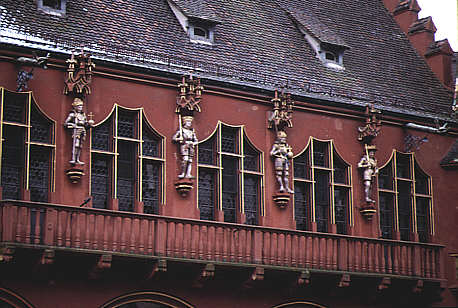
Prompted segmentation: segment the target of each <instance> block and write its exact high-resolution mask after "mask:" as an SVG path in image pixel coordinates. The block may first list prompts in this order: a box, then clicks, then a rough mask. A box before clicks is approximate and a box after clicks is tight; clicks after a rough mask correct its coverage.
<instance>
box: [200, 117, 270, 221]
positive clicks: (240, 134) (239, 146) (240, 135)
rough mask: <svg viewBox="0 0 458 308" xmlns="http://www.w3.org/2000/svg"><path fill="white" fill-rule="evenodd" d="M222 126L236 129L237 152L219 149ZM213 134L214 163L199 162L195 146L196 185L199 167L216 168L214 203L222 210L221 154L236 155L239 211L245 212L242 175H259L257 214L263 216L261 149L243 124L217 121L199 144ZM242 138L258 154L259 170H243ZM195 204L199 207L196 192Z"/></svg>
mask: <svg viewBox="0 0 458 308" xmlns="http://www.w3.org/2000/svg"><path fill="white" fill-rule="evenodd" d="M223 126H226V127H229V128H233V129H238V130H239V131H238V134H237V135H238V136H237V152H238V153H226V152H223V151H222V150H221V138H222V128H223ZM215 134H216V135H217V138H216V155H217V161H216V165H207V164H201V163H199V161H198V157H199V147H197V153H196V154H197V155H196V156H197V164H198V165H197V166H198V168H197V187H199V183H198V182H199V180H198V179H199V168H200V167H203V168H212V169H215V170H217V172H218V175H217V176H218V183H217V186H218V187H217V189H216V191H217V192H218V196H217V198H216V201H217V204H216V208H217V209H218V210H219V211H223V200H222V193H221V192H222V172H221V171H222V169H223V167H222V156H223V155H229V156H233V157H238V158H239V159H240V160H239V162H238V167H239V169H238V171H239V176H238V178H239V185H238V189H239V194H238V195H239V196H238V199H239V204H238V207H239V208H238V210H239V211H240V212H241V213H245V204H244V175H245V174H253V175H256V176H259V179H260V183H259V190H260V191H259V196H260V198H259V203H260V204H259V216H265V194H264V190H263V187H264V174H265V172H264V152H263V151H261V150H260V149H258V148H257V147H256V146H255V145H254V144H253V142H252V141H251V139H250V138H249V136H248V135H247V134H246V132H245V125H243V124H242V125H231V124H228V123H225V122H222V121H220V120H219V121H218V123H217V124H216V126H215V128H214V129H213V131H212V132H211V133H210V135H209V136H208V137H206V138H205V139H203V140H200V141H199V144H202V143H204V142H206V141H208V140H210V139H211V138H213V137H214V136H215ZM244 138H246V140H247V142H249V144H250V145H251V146H252V148H253V149H254V150H255V151H256V152H257V153H258V154H259V171H250V170H245V169H244V156H245V155H244V154H243V153H244V148H243V147H244V140H245V139H244ZM196 206H197V207H199V197H198V194H197V202H196Z"/></svg>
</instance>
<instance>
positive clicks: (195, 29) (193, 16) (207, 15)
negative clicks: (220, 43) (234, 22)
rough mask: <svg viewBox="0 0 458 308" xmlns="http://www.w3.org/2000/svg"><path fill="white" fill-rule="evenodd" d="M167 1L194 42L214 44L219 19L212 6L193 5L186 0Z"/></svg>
mask: <svg viewBox="0 0 458 308" xmlns="http://www.w3.org/2000/svg"><path fill="white" fill-rule="evenodd" d="M167 2H168V4H169V6H170V8H171V10H172V12H173V13H174V14H175V17H176V18H177V20H178V21H179V22H180V25H181V27H182V28H183V30H184V31H185V32H186V34H187V35H188V37H189V39H190V41H191V42H192V43H201V44H207V45H211V44H213V42H214V29H215V26H216V25H217V24H218V23H219V20H218V18H217V17H216V16H215V15H214V14H213V12H212V11H211V9H210V8H207V7H205V6H193V5H192V2H189V1H186V0H168V1H167Z"/></svg>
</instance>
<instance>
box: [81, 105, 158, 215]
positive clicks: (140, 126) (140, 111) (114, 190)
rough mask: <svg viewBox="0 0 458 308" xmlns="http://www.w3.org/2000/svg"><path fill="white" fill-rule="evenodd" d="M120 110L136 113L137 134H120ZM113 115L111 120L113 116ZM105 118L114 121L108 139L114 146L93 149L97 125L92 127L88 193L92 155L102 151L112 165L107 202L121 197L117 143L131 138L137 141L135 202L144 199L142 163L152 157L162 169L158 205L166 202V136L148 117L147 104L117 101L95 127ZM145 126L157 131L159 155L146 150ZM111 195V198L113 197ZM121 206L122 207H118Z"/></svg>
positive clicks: (102, 154)
mask: <svg viewBox="0 0 458 308" xmlns="http://www.w3.org/2000/svg"><path fill="white" fill-rule="evenodd" d="M120 110H121V112H131V113H135V117H136V119H135V123H134V126H135V127H134V134H135V136H133V137H125V136H120V135H119V132H118V131H119V113H120ZM111 117H113V118H112V119H111V120H110V118H111ZM106 121H112V123H111V135H109V137H108V138H109V140H110V144H111V150H108V151H107V150H100V149H93V147H92V141H93V133H94V129H92V130H91V134H90V135H91V137H90V138H89V139H90V146H89V148H90V154H91V155H90V165H91V168H89V170H90V171H89V172H90V175H89V195H92V158H93V155H100V156H102V157H107V158H109V160H111V168H109V172H108V176H109V182H110V187H109V189H108V195H107V197H108V202H107V207H108V208H112V204H111V203H112V200H114V199H118V177H119V175H118V165H119V164H118V160H119V151H118V144H119V143H120V142H121V143H122V142H129V143H133V144H134V146H133V147H134V162H133V164H134V165H135V170H134V172H135V174H134V185H135V187H134V196H133V202H134V204H135V202H143V164H144V160H148V161H152V162H154V163H157V164H158V165H159V168H160V169H161V170H160V172H159V177H160V178H159V181H160V183H159V192H158V193H159V198H158V199H159V205H165V203H166V196H165V192H166V191H165V187H166V176H165V172H166V163H165V157H166V156H165V153H166V152H165V151H166V149H165V146H166V137H165V136H163V135H162V134H160V133H159V132H158V131H157V130H156V129H154V127H153V125H151V123H150V121H149V120H148V118H147V117H146V115H145V113H144V108H143V107H140V108H128V107H124V106H121V105H119V104H114V105H113V108H112V110H111V112H110V113H109V114H108V115H107V116H106V117H105V118H104V119H102V120H101V121H100V122H99V123H97V124H95V125H94V126H93V127H94V128H96V127H97V126H100V125H103V124H104V123H106ZM145 125H146V129H147V130H149V131H150V132H151V134H153V135H155V136H156V137H157V138H158V143H159V147H160V149H159V151H158V153H157V154H158V156H157V157H154V156H149V155H144V154H143V143H144V139H143V133H144V130H145V127H144V126H145ZM110 199H111V200H110ZM118 210H119V209H118ZM132 211H133V212H135V207H134V205H133V207H132Z"/></svg>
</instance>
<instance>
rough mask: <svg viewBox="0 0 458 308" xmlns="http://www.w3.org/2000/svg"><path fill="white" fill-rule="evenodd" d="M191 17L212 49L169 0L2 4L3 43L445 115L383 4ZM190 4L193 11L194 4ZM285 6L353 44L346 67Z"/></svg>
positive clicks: (220, 6) (223, 0) (270, 7)
mask: <svg viewBox="0 0 458 308" xmlns="http://www.w3.org/2000/svg"><path fill="white" fill-rule="evenodd" d="M174 2H175V3H177V5H181V6H182V7H183V10H188V14H191V15H192V14H197V13H196V12H195V10H198V8H199V7H201V6H202V5H206V6H205V7H206V9H205V10H206V13H205V15H208V14H207V13H208V12H211V14H214V17H216V18H217V19H218V20H220V21H221V23H220V24H218V25H216V27H215V30H214V34H215V42H214V44H213V45H205V44H198V43H192V42H190V39H189V37H188V36H187V34H186V33H185V32H184V31H183V28H182V27H181V26H180V24H179V22H178V20H177V19H176V18H175V16H174V14H173V12H172V11H171V9H170V7H169V5H168V3H167V1H166V0H124V1H108V0H106V1H102V0H99V1H89V0H68V1H67V14H66V15H65V17H56V16H52V15H48V14H45V13H43V12H40V11H38V10H37V9H36V5H35V4H34V1H30V0H2V2H1V4H0V43H3V44H14V45H21V46H27V47H32V48H37V49H39V48H40V49H46V50H48V51H51V52H53V51H55V52H63V53H69V52H70V51H71V50H73V49H80V48H81V46H84V47H85V48H86V49H87V50H88V51H91V52H92V54H93V56H94V59H95V61H96V62H97V59H103V60H107V61H114V62H120V63H127V64H131V65H137V66H144V67H149V68H153V69H158V70H166V71H169V72H176V73H180V74H181V73H184V72H187V71H188V70H189V69H190V68H193V69H195V70H196V71H198V72H199V74H201V76H202V77H203V78H207V79H213V80H222V81H225V82H229V83H233V84H238V85H243V86H251V87H259V88H265V89H273V88H275V87H276V86H278V85H284V84H286V83H288V84H289V86H290V88H291V92H292V93H293V94H296V95H301V96H306V97H317V98H323V99H326V100H330V101H335V102H338V103H343V104H350V105H351V104H354V105H365V104H366V103H368V102H375V105H376V107H378V108H381V109H383V110H388V111H394V112H403V113H407V114H412V115H424V116H428V117H441V118H443V119H444V118H448V117H449V115H450V106H451V102H452V98H451V94H450V93H449V92H447V91H446V90H445V88H444V87H443V86H442V85H441V83H440V82H439V81H438V79H437V78H436V77H435V75H434V74H433V73H432V72H431V70H430V69H429V67H428V66H427V64H426V62H425V61H424V60H423V58H421V57H420V56H419V55H418V54H417V53H416V51H415V50H414V49H413V47H412V46H411V45H410V43H409V41H408V39H407V38H406V36H405V34H404V33H403V32H402V31H401V30H400V29H399V27H398V25H397V24H396V22H395V21H394V20H393V18H392V17H391V16H390V15H389V14H388V12H387V11H386V9H385V8H384V7H383V3H382V1H380V0H364V1H354V0H339V1H335V0H307V1H304V0H238V1H227V0H212V1H210V0H207V1H204V0H200V1H191V2H192V3H194V4H195V5H190V3H191V2H189V3H187V4H186V2H187V1H185V0H174ZM192 3H191V4H192ZM285 7H287V8H288V9H289V10H292V11H294V12H303V14H304V15H303V16H307V15H310V16H312V15H313V16H314V18H315V19H316V20H318V21H319V22H320V24H322V25H325V26H326V29H327V34H326V35H329V34H330V33H331V32H333V35H334V37H336V38H337V37H338V38H340V39H341V40H342V41H344V42H345V44H346V45H348V46H349V47H350V49H348V50H347V51H345V54H344V60H343V63H344V67H345V70H340V71H339V70H333V69H330V68H327V67H325V66H324V65H323V63H322V62H321V61H320V60H319V59H318V58H317V57H316V55H315V52H314V51H313V50H312V48H311V47H310V46H309V45H308V43H307V41H306V40H305V39H304V37H303V34H302V33H301V32H300V31H299V29H298V28H297V25H296V24H295V22H293V20H292V19H291V18H290V16H289V14H288V12H286V11H285V10H284V9H283V8H285Z"/></svg>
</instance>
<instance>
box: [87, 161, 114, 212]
mask: <svg viewBox="0 0 458 308" xmlns="http://www.w3.org/2000/svg"><path fill="white" fill-rule="evenodd" d="M110 173H111V157H110V156H108V155H103V154H94V155H92V161H91V184H92V185H91V187H92V206H93V207H94V208H99V209H106V208H108V196H110V186H111V183H110Z"/></svg>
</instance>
